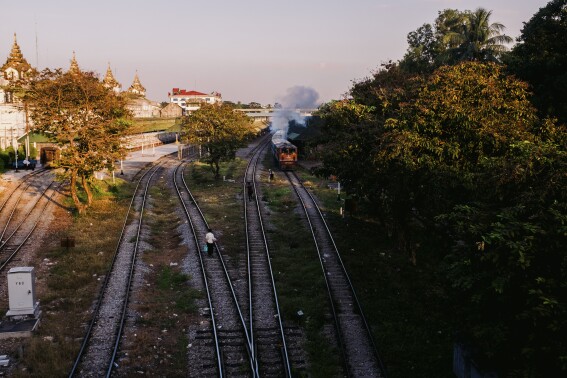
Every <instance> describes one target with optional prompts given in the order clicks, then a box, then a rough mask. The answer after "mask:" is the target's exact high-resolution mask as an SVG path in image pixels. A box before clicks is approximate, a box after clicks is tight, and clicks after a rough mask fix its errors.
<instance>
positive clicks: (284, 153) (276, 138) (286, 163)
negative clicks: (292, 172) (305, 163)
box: [272, 130, 297, 170]
mask: <svg viewBox="0 0 567 378" xmlns="http://www.w3.org/2000/svg"><path fill="white" fill-rule="evenodd" d="M272 155H273V156H274V160H275V161H276V164H277V165H278V167H280V169H282V170H288V169H293V167H295V165H296V164H297V147H295V146H294V145H293V144H292V143H290V142H289V141H288V140H287V139H286V136H285V134H284V130H278V131H276V132H275V133H274V135H273V136H272Z"/></svg>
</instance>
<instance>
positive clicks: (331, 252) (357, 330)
mask: <svg viewBox="0 0 567 378" xmlns="http://www.w3.org/2000/svg"><path fill="white" fill-rule="evenodd" d="M285 174H286V176H287V178H288V180H289V182H290V183H291V185H292V186H293V188H294V190H295V193H296V194H297V196H298V198H299V200H300V202H301V204H302V207H303V209H304V212H305V215H306V217H307V221H308V223H309V226H310V228H311V233H312V236H313V241H314V243H315V247H316V249H317V253H318V255H319V260H320V262H321V268H322V270H323V274H324V277H325V282H326V285H327V289H328V295H329V301H330V304H331V309H332V312H333V318H334V321H335V328H336V334H337V339H338V344H339V346H340V349H341V353H342V359H343V361H344V366H345V369H346V375H347V376H349V377H386V370H385V368H384V365H383V363H382V361H381V359H380V356H379V354H378V351H377V348H376V345H375V343H374V340H373V337H372V333H371V330H370V327H369V325H368V323H367V321H366V319H365V317H364V313H363V311H362V307H361V305H360V303H359V301H358V298H357V296H356V292H355V290H354V287H353V285H352V283H351V280H350V278H349V276H348V273H347V271H346V269H345V266H344V264H343V262H342V259H341V256H340V254H339V251H338V249H337V246H336V244H335V241H334V240H333V237H332V235H331V232H330V230H329V228H328V226H327V223H326V222H325V219H324V216H323V214H322V213H321V210H320V209H319V206H318V205H317V202H316V201H315V198H314V197H313V196H312V195H311V193H310V192H309V191H308V190H307V189H306V188H305V187H304V186H303V184H302V183H301V180H299V178H298V177H297V175H296V174H295V173H294V172H289V171H287V172H286V173H285Z"/></svg>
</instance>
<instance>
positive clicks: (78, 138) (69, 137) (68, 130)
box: [24, 69, 129, 213]
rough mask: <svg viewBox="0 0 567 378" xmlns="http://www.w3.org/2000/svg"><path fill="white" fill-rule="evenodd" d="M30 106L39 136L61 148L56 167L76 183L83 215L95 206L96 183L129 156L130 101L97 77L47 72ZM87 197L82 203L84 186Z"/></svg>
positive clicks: (34, 84) (29, 97)
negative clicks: (126, 137)
mask: <svg viewBox="0 0 567 378" xmlns="http://www.w3.org/2000/svg"><path fill="white" fill-rule="evenodd" d="M24 101H25V102H26V103H27V104H28V106H29V109H30V115H31V118H32V120H33V124H34V130H35V131H39V132H43V133H46V134H49V135H50V137H51V138H52V139H53V140H55V141H56V143H57V144H58V145H59V146H60V147H61V158H60V160H59V161H58V162H57V163H56V164H57V166H58V167H61V168H63V169H64V177H65V178H68V179H69V180H70V186H71V197H72V198H73V202H74V203H75V206H76V208H77V210H78V211H79V213H83V212H84V211H85V210H86V209H87V208H88V207H89V206H90V205H91V204H92V200H93V197H92V191H91V188H90V179H91V178H92V177H93V175H94V173H95V172H97V171H99V170H102V169H109V170H113V169H114V162H115V161H116V160H118V159H121V158H122V157H123V155H124V148H123V147H122V144H121V137H122V136H123V135H124V134H125V132H126V130H127V128H128V126H129V122H128V121H127V118H126V117H128V116H129V112H128V111H127V109H126V100H125V99H124V98H122V97H120V96H117V95H116V94H114V92H112V91H110V90H108V89H107V88H105V87H104V86H103V84H102V83H101V82H100V81H99V80H98V78H97V77H96V75H95V74H94V73H92V72H81V71H78V72H72V73H71V72H67V73H63V72H62V71H61V70H55V71H51V70H49V69H46V70H44V71H43V72H42V73H41V74H40V75H39V76H38V77H36V78H35V79H34V80H32V81H31V83H30V86H29V89H28V90H26V92H25V95H24ZM79 181H80V183H81V186H82V188H83V190H84V192H85V194H86V201H82V200H81V199H80V196H79V194H78V182H79Z"/></svg>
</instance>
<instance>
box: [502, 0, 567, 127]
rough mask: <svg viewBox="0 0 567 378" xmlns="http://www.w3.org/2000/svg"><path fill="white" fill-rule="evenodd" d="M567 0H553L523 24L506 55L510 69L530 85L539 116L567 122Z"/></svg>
mask: <svg viewBox="0 0 567 378" xmlns="http://www.w3.org/2000/svg"><path fill="white" fill-rule="evenodd" d="M566 35H567V0H553V1H550V2H549V3H548V4H547V5H546V6H545V7H542V8H541V9H540V10H539V11H538V12H537V13H536V14H535V15H534V16H533V17H532V18H531V19H530V20H529V21H528V22H526V23H525V24H524V27H523V28H522V34H521V35H520V37H519V38H518V44H516V46H514V48H513V49H512V51H511V53H510V54H509V56H508V57H507V59H506V63H507V64H508V66H509V68H510V71H511V72H512V73H513V74H515V75H516V76H518V77H519V78H521V79H523V80H525V81H527V82H528V83H530V84H531V85H532V88H533V91H534V97H533V102H534V104H535V105H536V107H537V108H538V109H539V111H540V112H541V115H542V116H551V117H557V118H558V119H559V122H560V123H563V124H567V102H566V101H565V100H564V97H565V93H567V38H565V36H566Z"/></svg>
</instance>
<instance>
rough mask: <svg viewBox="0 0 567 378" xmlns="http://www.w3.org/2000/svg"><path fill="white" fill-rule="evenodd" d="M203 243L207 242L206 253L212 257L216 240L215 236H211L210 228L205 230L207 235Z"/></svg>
mask: <svg viewBox="0 0 567 378" xmlns="http://www.w3.org/2000/svg"><path fill="white" fill-rule="evenodd" d="M205 241H206V242H207V253H208V255H209V256H212V255H213V248H214V247H215V242H216V241H217V238H215V234H213V230H212V229H210V228H209V229H208V230H207V234H206V235H205Z"/></svg>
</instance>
